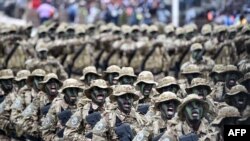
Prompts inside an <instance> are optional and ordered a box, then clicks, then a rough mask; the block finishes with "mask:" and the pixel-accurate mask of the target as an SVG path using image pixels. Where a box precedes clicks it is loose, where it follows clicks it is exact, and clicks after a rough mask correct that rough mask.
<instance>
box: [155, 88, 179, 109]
mask: <svg viewBox="0 0 250 141" xmlns="http://www.w3.org/2000/svg"><path fill="white" fill-rule="evenodd" d="M170 100H173V101H176V102H177V103H178V105H180V104H181V101H180V100H179V99H178V98H177V96H176V94H175V93H172V92H164V93H162V94H161V95H160V96H158V97H157V98H156V99H155V109H156V110H159V107H158V106H159V104H160V103H162V102H167V101H170Z"/></svg>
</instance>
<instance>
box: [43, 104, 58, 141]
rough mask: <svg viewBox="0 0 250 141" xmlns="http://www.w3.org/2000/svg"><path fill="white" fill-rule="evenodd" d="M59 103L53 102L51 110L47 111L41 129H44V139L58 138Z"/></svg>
mask: <svg viewBox="0 0 250 141" xmlns="http://www.w3.org/2000/svg"><path fill="white" fill-rule="evenodd" d="M57 105H58V104H57V103H56V102H55V103H52V106H51V108H50V109H49V112H48V113H47V115H46V117H45V118H44V120H43V121H42V126H41V131H42V138H43V140H46V141H47V140H55V138H56V134H55V132H56V129H57V123H58V119H57V115H56V106H57Z"/></svg>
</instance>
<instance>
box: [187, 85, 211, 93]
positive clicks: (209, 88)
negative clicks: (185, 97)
mask: <svg viewBox="0 0 250 141" xmlns="http://www.w3.org/2000/svg"><path fill="white" fill-rule="evenodd" d="M197 87H206V88H207V89H208V90H209V92H208V93H209V94H210V93H211V92H212V89H211V87H209V86H208V85H194V86H192V87H189V88H186V89H185V90H186V92H187V93H192V90H193V89H194V88H197Z"/></svg>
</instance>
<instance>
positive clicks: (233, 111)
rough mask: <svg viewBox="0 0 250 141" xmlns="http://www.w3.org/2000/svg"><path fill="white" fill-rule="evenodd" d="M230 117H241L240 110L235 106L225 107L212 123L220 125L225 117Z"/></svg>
mask: <svg viewBox="0 0 250 141" xmlns="http://www.w3.org/2000/svg"><path fill="white" fill-rule="evenodd" d="M229 117H241V116H240V112H239V111H238V109H237V108H235V107H233V106H226V107H223V108H221V109H220V110H219V112H218V115H217V117H216V118H215V119H214V120H213V122H212V125H220V124H221V122H222V120H223V119H225V118H229Z"/></svg>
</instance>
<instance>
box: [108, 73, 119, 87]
mask: <svg viewBox="0 0 250 141" xmlns="http://www.w3.org/2000/svg"><path fill="white" fill-rule="evenodd" d="M118 76H119V73H109V74H107V80H106V81H108V83H109V84H110V85H116V84H117V80H116V79H114V78H115V77H118Z"/></svg>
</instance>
